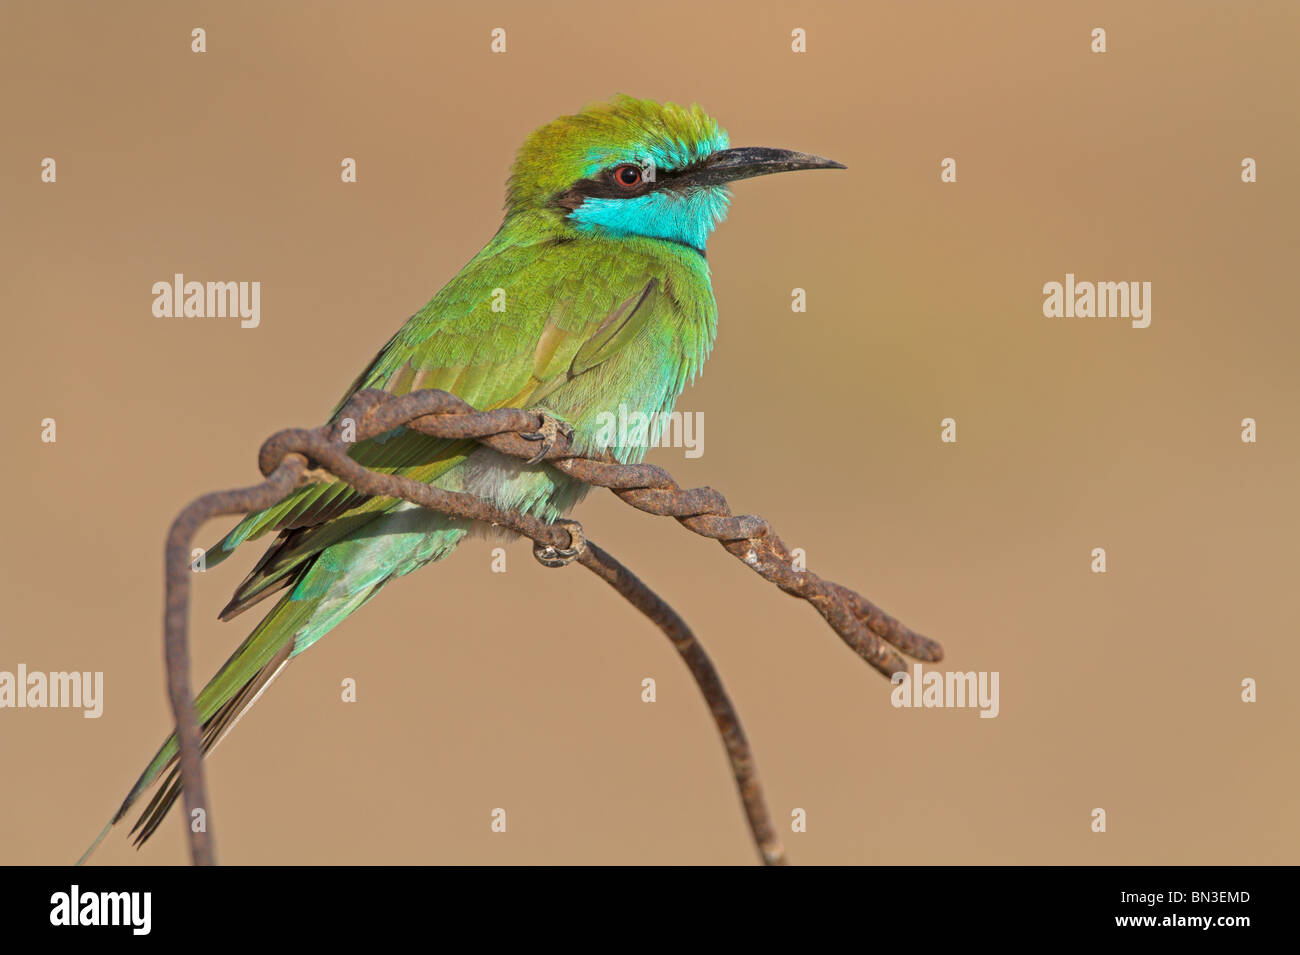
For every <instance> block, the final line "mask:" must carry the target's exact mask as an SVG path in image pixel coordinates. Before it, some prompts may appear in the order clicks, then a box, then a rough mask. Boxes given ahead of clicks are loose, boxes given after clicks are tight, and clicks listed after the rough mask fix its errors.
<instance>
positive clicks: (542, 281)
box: [209, 241, 663, 619]
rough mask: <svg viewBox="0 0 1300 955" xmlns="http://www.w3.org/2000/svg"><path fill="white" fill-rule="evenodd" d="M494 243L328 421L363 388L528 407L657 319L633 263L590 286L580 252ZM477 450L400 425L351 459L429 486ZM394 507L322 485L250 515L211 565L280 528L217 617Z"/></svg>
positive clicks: (279, 583)
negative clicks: (441, 393)
mask: <svg viewBox="0 0 1300 955" xmlns="http://www.w3.org/2000/svg"><path fill="white" fill-rule="evenodd" d="M495 244H496V243H495V242H494V243H493V244H489V245H488V246H487V248H485V249H484V250H483V252H481V253H480V254H479V255H478V256H477V257H476V258H475V259H474V260H473V261H472V262H470V263H469V265H467V266H466V267H465V268H464V269H463V270H462V271H461V272H460V273H459V274H458V275H457V276H456V278H455V279H453V280H452V281H451V282H450V283H448V285H447V286H446V287H444V288H443V289H442V290H441V291H440V292H439V293H438V294H437V295H435V296H434V297H433V299H432V300H431V301H430V302H429V303H428V304H427V305H426V306H425V307H424V308H422V309H421V310H420V311H419V312H417V313H416V314H415V315H414V316H412V317H411V319H410V320H409V321H407V323H406V324H405V325H404V326H403V327H402V328H401V330H399V331H398V333H397V334H396V335H394V336H393V338H392V339H391V340H390V341H389V342H388V344H387V345H385V346H384V348H383V349H382V350H381V351H380V353H379V354H378V355H377V356H376V357H375V359H374V361H372V362H371V363H370V365H369V367H368V368H367V369H366V370H365V371H364V372H363V373H362V374H361V375H360V376H359V377H358V378H357V380H356V381H355V382H354V383H353V385H352V387H351V388H350V389H349V390H348V392H347V394H346V395H344V396H343V398H342V399H341V400H340V401H339V404H338V405H337V406H336V408H335V410H334V414H333V416H337V414H338V413H339V411H340V410H341V409H342V407H343V405H344V404H346V402H347V400H348V398H350V397H351V396H352V395H353V394H354V393H355V392H356V391H358V390H360V389H363V388H380V389H383V390H384V391H387V392H389V393H390V394H394V395H402V394H406V393H408V392H411V391H415V390H418V389H421V388H441V389H444V390H446V391H450V392H452V393H454V394H456V395H459V396H460V397H461V398H463V399H465V400H466V401H467V402H469V403H470V404H471V405H474V406H475V407H477V408H481V409H491V408H500V407H535V406H537V405H538V404H540V403H542V402H544V401H545V399H546V397H547V396H548V395H549V394H551V393H553V392H554V390H555V389H556V388H557V387H559V386H560V385H562V384H564V383H565V382H567V381H569V380H571V379H572V378H574V377H576V376H577V375H580V374H582V373H583V372H586V371H589V370H591V369H592V368H594V367H596V366H597V365H599V364H601V363H603V362H605V361H607V360H609V359H610V358H611V357H613V356H614V355H616V354H618V353H619V351H620V350H621V349H622V348H623V347H624V346H625V345H626V344H627V343H628V342H629V341H631V340H632V339H633V338H635V337H636V335H637V333H638V332H639V331H640V330H641V329H642V327H643V326H644V324H645V323H646V322H647V321H648V320H649V318H650V317H651V316H652V315H654V314H656V313H657V312H658V311H659V309H658V308H657V307H656V306H657V304H658V299H659V298H660V297H661V296H662V294H663V292H662V285H663V283H662V282H661V281H660V279H659V278H658V277H656V274H655V272H656V270H654V269H653V268H650V269H648V268H647V267H646V266H647V264H648V263H647V262H645V261H640V262H638V261H636V259H637V258H638V257H632V261H630V262H627V263H624V264H623V265H622V266H621V267H618V268H615V269H614V270H613V271H611V272H610V273H609V274H607V275H606V276H605V279H604V281H600V280H595V281H593V278H597V277H594V276H593V274H592V272H591V271H590V270H589V269H582V268H578V267H577V266H578V265H579V264H580V263H579V262H578V261H577V258H576V257H580V256H582V255H583V254H584V253H583V251H582V248H581V245H580V244H578V243H572V242H554V241H552V242H549V243H541V244H540V246H541V247H539V245H525V246H520V245H511V246H508V247H502V248H494V245H495ZM333 416H332V417H333ZM476 444H477V442H474V441H465V440H447V439H440V438H433V437H430V436H428V435H423V434H419V433H418V432H414V431H408V430H406V429H405V428H398V429H395V430H393V431H390V432H388V433H387V434H384V435H379V436H377V437H376V438H372V439H370V440H367V441H362V442H358V443H357V444H356V445H355V446H354V447H353V448H352V449H351V451H350V454H351V456H352V457H353V458H354V459H355V460H356V461H357V462H358V463H360V464H363V465H365V466H366V467H368V468H371V469H373V470H376V471H381V472H384V473H390V474H402V475H405V476H407V477H409V478H412V479H413V480H417V481H422V482H426V483H427V482H431V481H434V480H437V479H438V478H439V477H441V476H442V475H443V474H445V473H447V472H448V471H449V470H451V469H452V468H454V467H455V466H456V465H457V464H459V463H461V462H462V461H463V460H464V459H465V458H466V457H467V456H468V455H469V454H470V453H471V452H472V451H473V450H474V448H475V446H476ZM395 503H396V501H395V500H394V499H392V498H368V497H366V496H365V495H363V494H361V493H359V492H357V491H354V490H353V489H351V488H350V487H348V486H347V485H346V484H345V483H343V482H327V483H317V484H310V485H306V486H304V487H302V488H299V489H298V490H297V491H295V492H294V493H293V494H291V495H290V496H289V497H288V498H286V499H285V500H284V501H281V502H280V503H279V504H276V505H273V506H272V507H269V508H267V509H265V510H263V511H259V512H256V513H254V514H250V515H249V516H248V517H246V518H245V519H244V520H243V521H241V522H240V524H239V525H238V526H237V527H235V529H234V530H232V531H231V532H230V533H229V534H228V535H227V536H226V537H225V538H224V539H223V540H222V541H221V543H220V544H219V545H218V547H217V548H214V549H213V553H214V555H215V559H213V558H209V563H210V564H212V563H216V562H219V561H220V559H223V558H224V557H225V556H226V555H227V554H228V553H229V552H230V551H233V550H234V548H235V547H237V546H238V545H239V544H241V543H243V542H244V541H245V540H252V539H255V538H257V537H260V536H261V535H263V534H265V533H266V532H268V531H271V530H278V531H280V532H281V533H280V538H279V540H277V541H276V543H275V544H274V545H272V547H271V548H270V549H268V551H267V552H266V554H265V555H263V557H262V559H261V561H260V562H259V563H258V564H257V566H256V567H255V568H254V569H253V571H252V572H251V573H250V574H249V576H248V577H247V578H246V579H245V580H244V581H243V582H242V583H241V584H240V586H239V587H238V589H237V590H236V591H235V595H234V597H233V598H232V599H231V601H230V603H229V604H228V605H227V606H226V608H225V609H224V610H223V611H222V613H221V617H222V619H229V618H231V617H233V616H235V615H236V614H238V613H239V612H241V611H243V610H245V609H247V608H248V607H250V606H252V605H253V604H254V603H256V602H258V601H259V600H261V599H263V598H264V597H267V596H269V595H270V594H272V593H274V592H275V591H277V590H279V589H281V588H282V587H285V586H288V585H290V584H291V583H292V582H293V581H294V580H295V579H296V577H297V573H298V571H300V570H302V569H304V568H305V566H306V565H307V562H308V561H309V560H310V558H311V557H313V556H314V555H316V554H318V553H320V552H321V550H323V549H324V548H325V547H328V546H329V545H330V544H333V543H336V542H337V541H339V540H343V539H345V538H347V537H349V536H350V535H352V534H354V533H356V532H357V531H358V530H359V529H360V528H361V527H363V526H364V525H365V524H366V523H368V522H369V521H371V520H373V519H374V518H375V517H377V516H378V515H379V514H381V513H383V512H384V511H386V510H387V509H389V508H390V507H392V506H394V504H395Z"/></svg>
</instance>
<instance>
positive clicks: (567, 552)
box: [533, 519, 587, 567]
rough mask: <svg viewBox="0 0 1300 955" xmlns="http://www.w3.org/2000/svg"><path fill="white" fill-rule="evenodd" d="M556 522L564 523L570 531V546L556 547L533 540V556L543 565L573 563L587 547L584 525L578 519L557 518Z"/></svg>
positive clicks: (560, 565) (559, 565)
mask: <svg viewBox="0 0 1300 955" xmlns="http://www.w3.org/2000/svg"><path fill="white" fill-rule="evenodd" d="M555 523H556V524H563V525H564V526H565V528H566V529H567V530H568V532H569V546H568V547H554V546H552V545H551V544H539V543H537V542H536V541H534V542H533V556H534V557H536V558H537V562H538V563H539V564H541V565H542V566H543V567H563V566H565V565H566V564H571V563H573V562H574V561H575V560H577V559H578V558H579V557H581V556H582V552H583V551H584V550H586V549H587V538H586V535H584V534H583V533H582V525H581V524H579V523H578V522H577V521H566V520H563V519H561V520H557V521H555Z"/></svg>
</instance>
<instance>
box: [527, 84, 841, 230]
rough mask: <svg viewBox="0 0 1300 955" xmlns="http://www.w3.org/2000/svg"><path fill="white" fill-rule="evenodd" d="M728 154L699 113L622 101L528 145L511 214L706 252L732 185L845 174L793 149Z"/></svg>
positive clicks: (551, 127) (560, 123)
mask: <svg viewBox="0 0 1300 955" xmlns="http://www.w3.org/2000/svg"><path fill="white" fill-rule="evenodd" d="M729 145H730V144H729V142H728V140H727V134H726V132H725V131H723V130H722V129H721V128H720V127H719V126H718V124H717V122H716V121H715V120H714V119H713V118H712V117H711V116H709V115H707V114H706V113H705V112H704V111H703V110H702V109H700V108H699V107H698V106H692V107H690V108H689V109H687V108H685V107H682V106H677V105H676V104H674V103H656V102H654V101H653V100H642V99H635V98H633V97H631V96H617V97H615V98H614V99H613V100H611V101H610V102H608V103H599V104H597V105H594V106H588V107H587V108H586V109H584V110H583V111H582V112H580V113H576V114H574V115H572V116H561V117H560V118H559V119H557V120H554V121H553V122H550V123H547V124H546V125H545V126H543V127H541V128H540V129H538V130H537V131H536V132H534V133H533V134H532V135H531V136H529V137H528V139H527V140H526V141H525V142H524V144H523V146H522V147H521V148H520V150H519V156H518V158H517V159H516V160H515V165H514V169H513V170H512V172H511V174H510V182H509V185H508V188H507V193H506V214H507V217H509V216H510V215H513V214H516V213H519V212H523V211H539V212H542V213H543V214H546V215H551V216H555V217H557V218H558V219H559V220H560V221H562V222H563V223H565V224H566V225H567V226H568V227H570V228H573V229H576V230H579V231H594V232H598V233H600V234H602V235H605V236H610V237H614V238H625V237H629V236H641V237H646V238H654V239H667V240H669V241H672V242H678V243H681V244H683V245H688V246H690V247H692V248H694V249H698V250H699V251H701V252H703V251H704V247H705V244H706V243H707V242H708V238H709V234H710V233H711V232H713V229H714V227H715V226H716V225H717V224H718V223H719V222H720V221H722V219H723V217H725V216H726V214H727V203H728V202H729V201H730V194H729V192H728V190H727V183H730V182H734V181H735V180H737V179H748V178H751V177H753V176H765V175H768V174H770V173H775V172H788V171H792V170H796V169H843V168H844V166H842V165H841V164H840V163H837V162H833V161H832V160H830V159H822V158H821V157H820V156H809V155H807V154H806V153H797V152H792V151H790V150H788V149H769V148H766V147H755V146H747V147H742V148H739V149H732V148H729Z"/></svg>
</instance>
